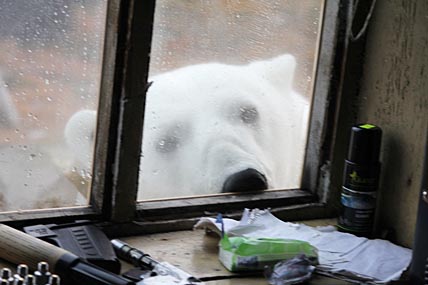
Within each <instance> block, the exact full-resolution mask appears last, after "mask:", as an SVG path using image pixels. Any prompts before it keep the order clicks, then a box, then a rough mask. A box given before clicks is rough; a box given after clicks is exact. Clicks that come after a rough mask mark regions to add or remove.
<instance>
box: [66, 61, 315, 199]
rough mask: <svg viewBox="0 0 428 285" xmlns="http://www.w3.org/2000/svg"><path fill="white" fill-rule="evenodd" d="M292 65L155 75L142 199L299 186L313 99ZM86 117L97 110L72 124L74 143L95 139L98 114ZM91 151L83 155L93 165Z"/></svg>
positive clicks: (196, 68)
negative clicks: (298, 85) (297, 86)
mask: <svg viewBox="0 0 428 285" xmlns="http://www.w3.org/2000/svg"><path fill="white" fill-rule="evenodd" d="M295 65H296V63H295V59H294V57H293V56H291V55H282V56H279V57H276V58H273V59H270V60H266V61H257V62H252V63H249V64H246V65H227V64H220V63H206V64H198V65H191V66H187V67H183V68H179V69H176V70H173V71H170V72H166V73H162V74H159V75H156V76H154V77H151V78H150V81H151V82H152V84H151V86H150V88H149V90H148V93H147V100H146V102H147V105H146V112H145V119H144V134H143V142H142V158H141V164H140V165H141V166H140V181H139V195H138V196H139V198H140V199H151V198H165V197H182V196H193V195H200V194H213V193H221V192H236V191H253V190H263V189H267V188H287V187H298V186H299V183H300V178H301V171H302V167H303V157H304V149H305V145H306V130H307V121H308V109H309V103H308V100H307V99H306V98H304V97H303V96H301V95H300V94H298V93H296V92H295V91H294V90H293V88H292V82H293V74H294V69H295ZM90 114H91V115H90ZM87 116H92V117H93V118H95V112H93V111H87V110H86V111H80V112H79V113H77V114H76V115H75V116H73V118H72V119H71V120H70V122H69V124H68V125H67V128H66V134H65V135H66V138H67V137H68V139H67V141H68V143H69V145H70V146H71V149H73V148H74V149H76V148H77V149H79V150H81V149H82V146H83V145H84V144H82V141H81V140H82V139H87V138H88V137H92V135H91V134H93V128H94V123H93V120H94V119H90V118H88V117H87ZM84 121H87V122H88V124H86V125H85V124H84V123H83V124H82V122H84ZM67 129H68V131H67ZM82 136H83V137H82ZM73 145H74V147H73ZM91 145H92V142H91ZM85 147H86V146H85ZM77 149H76V150H77ZM90 150H91V149H90V148H88V152H87V153H86V154H82V155H80V160H84V161H86V162H88V163H89V164H90V159H89V160H88V154H90V153H91V152H90Z"/></svg>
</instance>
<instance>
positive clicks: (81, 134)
mask: <svg viewBox="0 0 428 285" xmlns="http://www.w3.org/2000/svg"><path fill="white" fill-rule="evenodd" d="M96 120H97V113H96V111H94V110H81V111H78V112H77V113H75V114H74V115H73V116H72V117H71V118H70V119H69V120H68V122H67V124H66V126H65V131H64V136H65V142H66V144H67V147H68V148H69V149H70V150H71V151H72V153H73V154H74V155H75V156H76V158H77V159H78V160H79V162H80V163H82V164H83V165H84V167H85V168H89V167H90V165H91V163H92V162H91V161H90V158H91V157H92V147H93V144H94V141H95V129H96Z"/></svg>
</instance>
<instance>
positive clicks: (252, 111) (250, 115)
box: [239, 106, 259, 125]
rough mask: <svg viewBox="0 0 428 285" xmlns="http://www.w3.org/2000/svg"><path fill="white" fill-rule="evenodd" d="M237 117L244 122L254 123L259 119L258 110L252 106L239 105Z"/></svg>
mask: <svg viewBox="0 0 428 285" xmlns="http://www.w3.org/2000/svg"><path fill="white" fill-rule="evenodd" d="M239 117H240V119H241V121H242V122H244V123H245V124H249V125H250V124H255V123H256V122H257V121H258V119H259V112H258V111H257V108H256V107H253V106H241V107H240V108H239Z"/></svg>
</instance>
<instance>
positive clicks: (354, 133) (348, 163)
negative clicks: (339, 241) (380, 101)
mask: <svg viewBox="0 0 428 285" xmlns="http://www.w3.org/2000/svg"><path fill="white" fill-rule="evenodd" d="M381 138H382V130H381V129H380V128H379V127H377V126H375V125H371V124H360V125H356V126H353V127H352V129H351V139H350V142H349V149H348V155H347V158H346V160H345V169H344V174H343V186H342V193H341V205H342V209H341V213H340V216H339V221H338V228H339V230H341V231H345V232H349V233H353V234H355V235H358V236H367V237H369V236H371V234H372V231H373V222H374V217H375V209H376V192H377V189H378V185H379V173H380V167H381V163H380V161H379V156H380V146H381Z"/></svg>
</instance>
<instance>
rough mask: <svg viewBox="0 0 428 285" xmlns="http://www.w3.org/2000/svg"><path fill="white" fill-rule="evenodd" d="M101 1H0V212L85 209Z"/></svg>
mask: <svg viewBox="0 0 428 285" xmlns="http://www.w3.org/2000/svg"><path fill="white" fill-rule="evenodd" d="M106 2H107V1H98V0H62V1H37V0H2V1H1V4H0V50H1V53H0V211H13V210H27V209H40V208H55V207H66V206H78V205H87V204H88V195H89V186H90V182H91V162H90V161H91V156H92V148H93V144H92V143H91V139H92V134H93V130H94V128H95V119H94V118H93V117H92V116H89V117H88V119H87V120H86V117H84V118H85V120H81V119H79V118H77V119H74V123H75V124H74V125H72V126H70V129H69V130H68V131H66V130H67V123H69V122H70V121H71V118H72V117H73V115H74V114H76V113H78V112H79V111H81V110H84V109H85V110H86V109H90V110H95V109H96V108H97V102H98V93H99V82H100V72H101V58H102V45H103V40H104V30H105V18H106V4H107V3H106ZM85 148H87V149H88V151H85V150H84V149H85Z"/></svg>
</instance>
